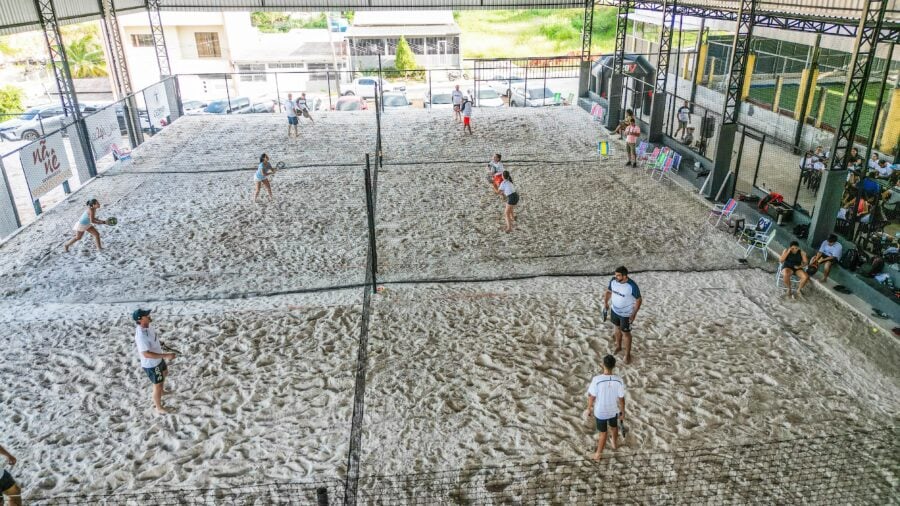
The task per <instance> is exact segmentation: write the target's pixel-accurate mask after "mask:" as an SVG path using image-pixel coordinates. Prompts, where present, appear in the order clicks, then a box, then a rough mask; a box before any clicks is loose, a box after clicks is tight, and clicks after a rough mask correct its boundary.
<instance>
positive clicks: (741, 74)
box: [722, 0, 756, 125]
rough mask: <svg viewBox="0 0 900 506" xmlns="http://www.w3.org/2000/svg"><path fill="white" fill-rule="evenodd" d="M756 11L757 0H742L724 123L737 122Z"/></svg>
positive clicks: (732, 45) (726, 96)
mask: <svg viewBox="0 0 900 506" xmlns="http://www.w3.org/2000/svg"><path fill="white" fill-rule="evenodd" d="M755 13H756V0H741V9H740V11H738V21H737V27H736V30H735V34H734V42H732V44H731V65H730V66H729V71H728V85H727V87H726V88H725V111H724V112H723V114H722V123H723V124H726V125H727V124H735V123H737V119H738V111H739V110H740V105H741V90H742V89H743V87H744V78H745V69H746V67H747V58H748V57H749V56H750V38H751V35H752V32H753V21H754V20H755V19H756V16H754V14H755Z"/></svg>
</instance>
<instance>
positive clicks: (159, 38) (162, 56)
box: [147, 0, 172, 78]
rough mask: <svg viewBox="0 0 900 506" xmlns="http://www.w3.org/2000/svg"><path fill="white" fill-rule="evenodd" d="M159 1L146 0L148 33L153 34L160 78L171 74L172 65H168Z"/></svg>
mask: <svg viewBox="0 0 900 506" xmlns="http://www.w3.org/2000/svg"><path fill="white" fill-rule="evenodd" d="M159 1H160V0H147V14H148V15H149V16H150V35H152V36H153V47H154V49H156V63H157V64H159V76H160V77H161V78H162V77H168V76H170V75H172V67H171V65H169V52H168V50H167V48H166V35H165V34H164V33H163V25H162V14H161V13H160V10H159Z"/></svg>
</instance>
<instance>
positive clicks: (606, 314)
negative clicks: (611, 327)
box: [601, 307, 609, 323]
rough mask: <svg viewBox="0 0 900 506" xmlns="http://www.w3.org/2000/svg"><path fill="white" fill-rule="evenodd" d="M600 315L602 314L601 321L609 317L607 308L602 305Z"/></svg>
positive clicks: (604, 321)
mask: <svg viewBox="0 0 900 506" xmlns="http://www.w3.org/2000/svg"><path fill="white" fill-rule="evenodd" d="M601 315H603V323H606V319H607V318H609V308H608V307H604V308H603V312H602V313H601Z"/></svg>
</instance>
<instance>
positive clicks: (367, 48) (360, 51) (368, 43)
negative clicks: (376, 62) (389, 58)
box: [353, 39, 384, 56]
mask: <svg viewBox="0 0 900 506" xmlns="http://www.w3.org/2000/svg"><path fill="white" fill-rule="evenodd" d="M353 42H354V44H353V46H354V48H355V54H356V55H358V56H367V55H368V56H375V55H379V54H382V55H383V54H384V40H383V39H355V40H354V41H353Z"/></svg>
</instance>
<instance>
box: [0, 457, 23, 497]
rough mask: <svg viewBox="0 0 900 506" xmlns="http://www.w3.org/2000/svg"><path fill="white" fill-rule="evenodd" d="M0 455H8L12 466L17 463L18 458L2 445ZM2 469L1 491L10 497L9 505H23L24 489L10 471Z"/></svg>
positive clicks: (0, 476) (0, 474)
mask: <svg viewBox="0 0 900 506" xmlns="http://www.w3.org/2000/svg"><path fill="white" fill-rule="evenodd" d="M0 455H3V456H4V457H6V461H7V462H9V465H10V466H14V465H16V458H15V457H13V455H12V453H9V452H8V451H6V448H4V447H2V446H0ZM0 470H2V471H3V472H2V473H0V492H3V495H5V496H6V497H8V498H9V502H8V504H9V506H22V489H21V488H19V485H17V484H16V480H15V479H13V477H12V475H11V474H9V471H7V470H5V469H2V468H0ZM0 504H3V497H2V496H0Z"/></svg>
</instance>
